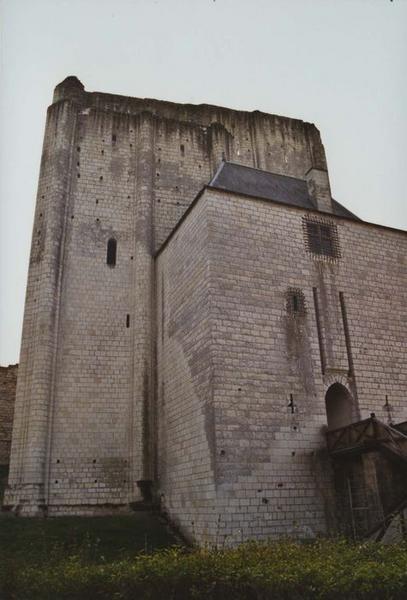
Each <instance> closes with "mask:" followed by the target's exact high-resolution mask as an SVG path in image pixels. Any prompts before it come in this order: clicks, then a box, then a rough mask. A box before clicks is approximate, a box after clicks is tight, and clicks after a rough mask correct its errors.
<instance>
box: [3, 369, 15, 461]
mask: <svg viewBox="0 0 407 600" xmlns="http://www.w3.org/2000/svg"><path fill="white" fill-rule="evenodd" d="M17 371H18V365H9V366H8V367H0V465H8V464H9V462H10V446H11V432H12V430H13V415H14V402H15V398H16V386H17Z"/></svg>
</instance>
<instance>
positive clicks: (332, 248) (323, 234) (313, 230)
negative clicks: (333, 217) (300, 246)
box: [303, 217, 341, 258]
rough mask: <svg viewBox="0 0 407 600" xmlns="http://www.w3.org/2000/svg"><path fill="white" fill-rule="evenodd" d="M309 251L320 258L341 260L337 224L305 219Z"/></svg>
mask: <svg viewBox="0 0 407 600" xmlns="http://www.w3.org/2000/svg"><path fill="white" fill-rule="evenodd" d="M303 225H304V233H305V243H306V246H307V250H308V251H309V252H312V253H313V254H318V255H320V256H328V257H330V258H340V255H341V254H340V250H339V238H338V230H337V227H336V225H335V223H329V222H326V221H319V220H317V219H311V218H306V217H305V218H304V219H303Z"/></svg>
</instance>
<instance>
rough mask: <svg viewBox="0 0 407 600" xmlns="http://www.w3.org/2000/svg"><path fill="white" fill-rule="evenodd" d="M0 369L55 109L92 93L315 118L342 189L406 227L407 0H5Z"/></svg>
mask: <svg viewBox="0 0 407 600" xmlns="http://www.w3.org/2000/svg"><path fill="white" fill-rule="evenodd" d="M0 6H1V74H0V78H1V79H0V90H1V96H0V101H1V104H0V126H1V136H0V194H1V195H0V210H1V212H0V218H1V220H0V227H1V231H0V285H1V287H0V293H1V296H0V364H2V365H7V364H9V363H14V362H17V361H18V357H19V346H20V337H21V326H22V318H23V308H24V295H25V285H26V278H27V268H28V256H29V249H30V242H31V231H32V222H33V215H34V203H35V196H36V187H37V180H38V171H39V163H40V156H41V146H42V136H43V131H44V124H45V112H46V108H47V106H48V104H50V102H51V98H52V92H53V88H54V87H55V85H56V84H57V83H59V82H60V81H61V80H63V79H64V78H65V77H66V76H67V75H76V76H77V77H79V79H80V80H81V81H82V83H83V84H84V85H85V88H86V89H87V90H88V91H102V92H112V93H116V94H124V95H126V96H138V97H150V98H159V99H165V100H172V101H175V102H193V103H211V104H220V105H224V106H228V107H231V108H237V109H244V110H255V109H259V110H262V111H265V112H269V113H276V114H280V115H286V116H289V117H296V118H300V119H303V120H306V121H311V122H314V123H315V124H316V125H317V127H318V128H319V129H320V131H321V133H322V139H323V142H324V144H325V149H326V153H327V159H328V166H329V169H330V178H331V187H332V191H333V195H334V197H335V198H336V199H337V200H339V201H340V202H341V203H342V204H344V205H345V206H347V207H348V208H349V209H350V210H351V211H353V212H355V213H356V214H357V215H358V216H360V217H361V218H362V219H365V220H367V221H372V222H375V223H381V224H384V225H389V226H392V227H397V228H404V229H405V228H407V209H406V202H405V201H406V192H405V187H406V186H405V180H406V175H407V165H406V161H407V159H406V157H407V77H406V73H407V0H394V1H391V0H281V1H280V0H216V1H214V0H128V1H126V0H110V1H107V0H0Z"/></svg>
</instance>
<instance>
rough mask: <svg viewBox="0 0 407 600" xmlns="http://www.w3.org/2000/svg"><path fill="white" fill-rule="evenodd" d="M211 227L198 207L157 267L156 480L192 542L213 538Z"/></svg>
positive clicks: (164, 501)
mask: <svg viewBox="0 0 407 600" xmlns="http://www.w3.org/2000/svg"><path fill="white" fill-rule="evenodd" d="M207 244H208V225H207V220H206V216H205V214H204V213H203V211H202V210H200V207H196V210H195V209H194V210H193V211H192V213H190V214H189V215H188V216H187V218H186V220H185V221H184V223H183V226H182V230H180V231H179V234H178V235H176V237H175V238H174V240H173V243H172V244H170V246H169V247H168V249H167V250H166V251H165V252H164V253H163V254H162V255H161V256H160V257H159V259H158V263H157V269H156V274H157V295H156V303H157V333H156V347H157V357H158V358H157V364H158V370H157V405H156V415H157V421H156V430H157V438H156V444H157V473H156V480H157V482H159V484H158V485H159V490H158V491H159V494H160V501H161V506H162V508H163V509H164V510H165V511H166V512H168V514H169V515H170V517H171V519H172V521H173V522H174V523H176V524H177V525H178V526H180V527H181V529H182V530H183V531H184V532H185V533H187V534H188V535H189V536H190V537H191V538H194V537H196V538H198V539H202V540H204V539H206V538H207V536H208V535H211V536H212V535H213V533H214V523H213V507H214V503H215V498H216V496H215V465H216V441H215V422H214V413H213V368H212V365H213V361H212V358H213V357H212V356H211V351H212V347H211V346H212V344H211V335H212V330H211V323H210V320H209V318H210V289H209V274H208V269H209V256H208V253H207V251H206V248H207Z"/></svg>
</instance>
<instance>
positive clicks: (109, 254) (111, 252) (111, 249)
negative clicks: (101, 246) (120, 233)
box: [106, 238, 117, 267]
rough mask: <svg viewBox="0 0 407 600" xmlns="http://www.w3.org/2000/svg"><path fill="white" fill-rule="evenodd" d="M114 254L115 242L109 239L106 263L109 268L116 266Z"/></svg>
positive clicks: (115, 251)
mask: <svg viewBox="0 0 407 600" xmlns="http://www.w3.org/2000/svg"><path fill="white" fill-rule="evenodd" d="M116 253H117V241H116V240H115V239H114V238H110V240H109V241H108V242H107V257H106V263H107V264H108V265H109V267H114V266H115V265H116Z"/></svg>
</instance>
